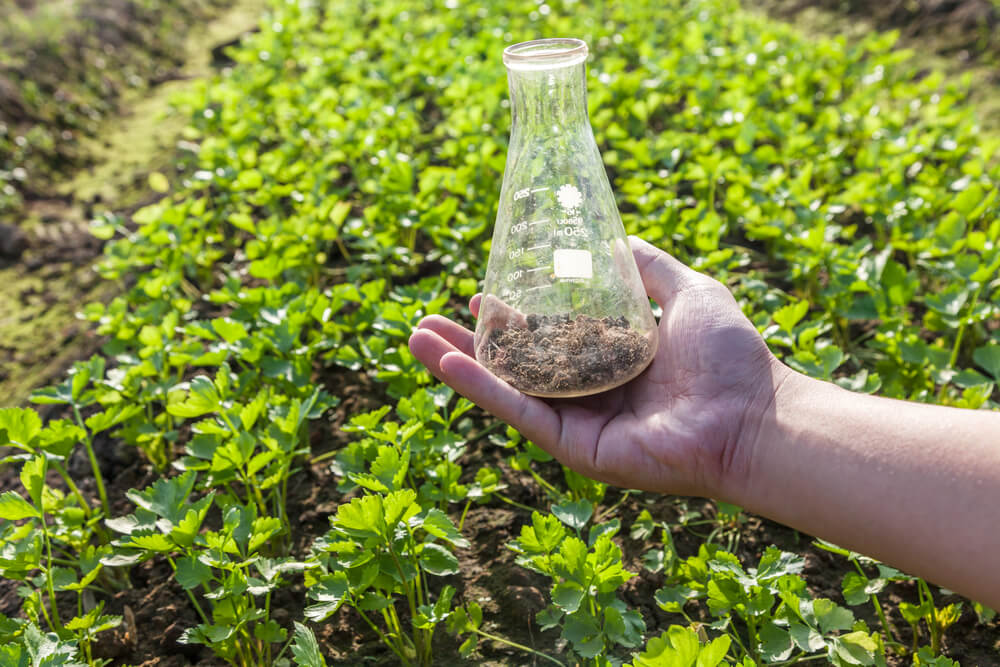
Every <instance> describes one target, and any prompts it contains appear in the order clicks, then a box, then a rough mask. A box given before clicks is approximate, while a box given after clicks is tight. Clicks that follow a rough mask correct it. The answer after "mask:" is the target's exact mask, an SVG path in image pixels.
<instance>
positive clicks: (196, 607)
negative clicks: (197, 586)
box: [167, 556, 211, 625]
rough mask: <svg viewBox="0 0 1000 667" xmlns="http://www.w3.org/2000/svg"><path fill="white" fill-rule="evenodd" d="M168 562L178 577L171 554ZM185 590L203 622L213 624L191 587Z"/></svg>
mask: <svg viewBox="0 0 1000 667" xmlns="http://www.w3.org/2000/svg"><path fill="white" fill-rule="evenodd" d="M167 562H168V563H170V569H171V570H173V572H174V577H175V578H176V576H177V563H175V562H174V559H173V558H171V557H170V556H167ZM184 592H185V593H187V596H188V598H189V599H190V600H191V604H193V605H194V609H195V611H197V612H198V616H200V617H201V620H202V622H203V623H204V624H205V625H211V623H209V621H208V616H205V612H204V611H202V609H201V605H200V604H198V600H196V599H195V597H194V593H192V592H191V589H189V588H185V589H184Z"/></svg>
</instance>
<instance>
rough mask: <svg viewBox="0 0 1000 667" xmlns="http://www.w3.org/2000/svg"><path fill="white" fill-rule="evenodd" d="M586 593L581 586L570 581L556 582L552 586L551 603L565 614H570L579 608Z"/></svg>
mask: <svg viewBox="0 0 1000 667" xmlns="http://www.w3.org/2000/svg"><path fill="white" fill-rule="evenodd" d="M585 594H586V591H584V589H583V586H581V585H580V584H577V583H575V582H572V581H564V582H561V583H557V584H556V585H555V586H553V587H552V604H554V605H555V606H557V607H559V608H560V609H562V610H563V611H564V612H566V613H567V614H572V613H573V612H575V611H576V610H577V609H579V608H580V603H581V602H583V597H584V595H585Z"/></svg>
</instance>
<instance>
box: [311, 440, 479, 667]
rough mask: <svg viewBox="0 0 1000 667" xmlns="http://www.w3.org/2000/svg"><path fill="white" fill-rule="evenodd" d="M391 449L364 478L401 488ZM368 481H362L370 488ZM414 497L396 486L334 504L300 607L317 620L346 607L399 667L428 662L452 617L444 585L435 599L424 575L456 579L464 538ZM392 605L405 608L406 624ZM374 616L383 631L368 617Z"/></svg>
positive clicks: (401, 474)
mask: <svg viewBox="0 0 1000 667" xmlns="http://www.w3.org/2000/svg"><path fill="white" fill-rule="evenodd" d="M394 451H395V450H392V449H391V448H388V447H386V448H383V449H382V452H383V456H382V457H380V458H379V459H377V460H376V462H375V464H373V466H372V468H373V471H375V472H373V473H370V474H372V475H373V477H374V479H377V478H378V477H379V476H380V475H381V476H382V479H381V480H380V483H382V484H385V483H386V482H391V484H392V486H393V487H399V486H400V485H401V483H402V480H403V479H404V478H405V475H406V465H407V464H406V459H405V457H404V458H398V457H395V456H394V455H393V454H392V453H391V452H394ZM374 479H369V480H365V481H368V482H369V483H370V484H371V485H372V486H374V485H375V484H374ZM416 499H417V494H416V492H415V491H414V490H412V489H407V488H402V489H400V488H395V489H393V490H388V491H387V492H386V493H379V492H376V493H371V494H367V495H365V496H363V497H361V498H355V499H354V500H352V501H351V502H350V503H347V504H344V505H341V506H340V508H339V509H338V510H337V515H336V516H335V517H333V518H332V519H331V526H332V528H331V530H330V531H329V532H328V533H327V534H326V535H324V536H323V537H322V538H320V539H319V540H317V542H316V544H315V545H314V547H313V551H314V554H315V558H316V559H317V560H318V562H319V563H320V569H319V570H318V571H316V572H310V583H311V585H310V588H309V598H310V599H312V600H314V601H315V603H314V604H313V605H311V606H310V607H307V608H306V617H307V618H309V619H310V620H312V621H317V622H318V621H322V620H325V619H327V618H329V617H330V616H332V615H333V614H334V613H336V612H337V611H338V610H339V609H340V608H341V606H343V605H345V604H346V605H348V606H350V607H352V608H354V610H355V611H356V612H357V613H358V614H359V615H360V616H361V618H362V619H364V621H365V623H366V624H367V625H368V626H369V627H370V628H371V629H372V630H373V631H374V632H375V633H376V634H377V635H378V636H379V638H380V639H381V640H382V641H383V642H384V643H385V644H386V645H387V646H388V647H389V648H390V649H391V650H392V652H393V653H394V654H395V655H396V657H397V658H399V660H400V661H401V663H402V664H404V665H429V664H431V663H432V660H433V651H432V647H433V644H432V640H433V636H434V631H435V629H436V628H437V626H438V625H439V624H441V623H443V622H444V621H445V620H446V619H447V618H448V616H449V615H450V614H451V611H452V607H451V603H452V597H453V595H454V593H455V589H454V588H453V587H451V586H445V587H444V588H443V589H441V590H440V592H439V593H437V595H436V596H435V595H434V593H433V591H432V589H431V587H430V581H431V580H430V579H428V576H435V577H440V576H446V575H451V574H457V573H458V571H459V567H458V559H457V557H456V556H455V554H454V553H453V552H452V550H451V549H452V548H456V547H457V548H461V547H466V546H468V541H467V540H466V539H465V538H463V537H462V536H461V534H460V533H459V532H458V530H457V529H456V528H455V525H454V524H453V523H452V522H451V520H450V519H449V518H448V516H447V515H446V514H444V513H443V512H441V511H440V510H439V509H437V508H431V509H428V510H424V509H422V508H421V506H420V505H419V504H418V503H417V502H416ZM446 545H447V546H446ZM397 604H401V605H405V606H406V607H407V609H408V611H409V619H408V623H407V624H406V625H404V623H403V621H402V620H401V617H400V613H399V610H398V609H397ZM376 613H377V615H378V616H377V617H381V620H382V623H383V625H382V627H379V626H378V625H377V624H376V623H375V621H374V620H372V615H375V614H376ZM377 617H376V618H377Z"/></svg>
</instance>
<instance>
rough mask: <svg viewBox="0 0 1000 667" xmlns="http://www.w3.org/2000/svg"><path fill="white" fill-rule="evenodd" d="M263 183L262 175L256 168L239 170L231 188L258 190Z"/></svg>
mask: <svg viewBox="0 0 1000 667" xmlns="http://www.w3.org/2000/svg"><path fill="white" fill-rule="evenodd" d="M263 184H264V177H263V176H261V173H260V172H259V171H257V170H256V169H248V170H247V171H241V172H240V173H239V175H238V176H237V177H236V180H235V181H234V182H233V190H244V191H245V190H259V189H260V187H261V186H262V185H263Z"/></svg>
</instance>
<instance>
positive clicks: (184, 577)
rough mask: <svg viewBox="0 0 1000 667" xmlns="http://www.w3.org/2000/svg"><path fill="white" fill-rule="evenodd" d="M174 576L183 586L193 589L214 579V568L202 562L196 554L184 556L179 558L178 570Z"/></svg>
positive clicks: (186, 588)
mask: <svg viewBox="0 0 1000 667" xmlns="http://www.w3.org/2000/svg"><path fill="white" fill-rule="evenodd" d="M174 578H175V579H177V583H179V584H180V585H181V588H183V589H185V590H191V589H192V588H197V587H199V586H201V585H202V584H207V583H208V582H209V581H211V580H212V568H210V567H209V566H208V565H205V564H204V563H202V562H201V561H200V560H198V558H197V557H196V556H183V557H181V558H178V559H177V572H176V573H175V574H174Z"/></svg>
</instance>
